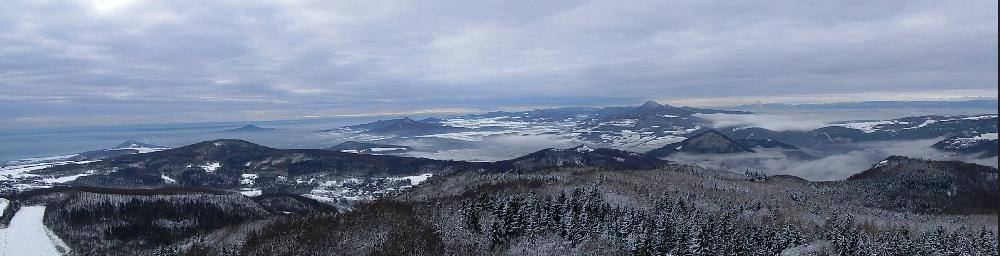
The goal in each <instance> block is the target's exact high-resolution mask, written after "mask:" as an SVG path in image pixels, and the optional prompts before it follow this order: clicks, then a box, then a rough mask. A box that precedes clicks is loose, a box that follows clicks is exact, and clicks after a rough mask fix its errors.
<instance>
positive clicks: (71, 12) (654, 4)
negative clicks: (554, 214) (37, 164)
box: [0, 0, 998, 127]
mask: <svg viewBox="0 0 1000 256" xmlns="http://www.w3.org/2000/svg"><path fill="white" fill-rule="evenodd" d="M996 10H997V3H996V1H948V2H942V1H884V2H874V3H873V2H871V1H847V2H845V1H838V2H829V3H817V2H803V1H753V2H732V1H648V2H647V1H639V2H629V3H628V4H622V3H621V2H620V1H602V0H599V1H587V2H580V1H543V2H539V1H475V2H461V1H458V2H455V1H360V2H355V1H307V0H303V1H268V2H261V3H258V2H253V3H251V1H210V2H209V1H142V0H89V1H19V0H15V1H4V2H3V3H0V108H2V109H3V110H2V111H0V121H4V123H6V126H14V127H19V126H20V127H25V126H34V125H53V124H56V125H58V124H60V123H78V122H149V121H172V120H177V121H191V120H204V119H229V120H232V119H237V120H240V119H275V118H298V117H302V116H329V115H338V114H359V113H380V112H406V111H413V110H422V111H428V110H429V111H435V110H436V111H438V112H447V111H461V110H468V109H474V110H478V109H495V108H499V107H517V106H535V105H608V104H635V103H637V102H640V100H643V99H667V100H670V99H677V100H683V99H686V98H711V97H769V96H774V95H785V94H808V95H816V94H824V93H838V94H843V93H861V92H869V91H872V90H877V91H885V92H890V93H891V92H894V91H933V90H940V89H948V90H972V91H983V90H986V91H996V88H997V87H996V86H997V72H996V70H997V44H998V43H997V11H996ZM969 96H982V95H969Z"/></svg>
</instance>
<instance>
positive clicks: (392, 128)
mask: <svg viewBox="0 0 1000 256" xmlns="http://www.w3.org/2000/svg"><path fill="white" fill-rule="evenodd" d="M425 120H427V121H430V122H427V121H417V120H413V119H411V118H409V117H404V118H399V119H389V120H379V121H375V122H371V123H365V124H359V125H351V126H345V127H343V128H339V129H328V130H321V131H320V132H321V133H328V132H343V133H351V132H354V133H361V132H363V133H367V134H372V135H391V136H420V135H428V134H438V133H450V132H461V131H467V130H468V129H466V128H462V127H452V126H447V125H441V124H439V123H438V122H439V121H438V122H434V121H435V120H434V119H430V120H428V119H425Z"/></svg>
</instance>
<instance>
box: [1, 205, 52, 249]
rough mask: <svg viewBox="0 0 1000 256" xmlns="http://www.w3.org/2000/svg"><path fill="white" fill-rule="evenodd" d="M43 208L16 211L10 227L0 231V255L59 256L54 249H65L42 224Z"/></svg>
mask: <svg viewBox="0 0 1000 256" xmlns="http://www.w3.org/2000/svg"><path fill="white" fill-rule="evenodd" d="M44 213H45V206H25V207H22V208H21V210H19V211H17V214H15V215H14V219H13V220H11V222H10V227H7V228H5V229H0V255H2V256H8V255H10V256H15V255H18V256H35V255H38V256H42V255H60V253H59V251H58V250H57V249H56V247H57V246H58V247H60V248H67V247H66V244H65V243H63V242H62V240H60V239H59V238H58V237H56V236H55V234H53V233H52V231H50V230H49V229H48V228H46V227H45V225H44V224H42V216H43V214H44Z"/></svg>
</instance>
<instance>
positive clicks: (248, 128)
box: [222, 124, 277, 132]
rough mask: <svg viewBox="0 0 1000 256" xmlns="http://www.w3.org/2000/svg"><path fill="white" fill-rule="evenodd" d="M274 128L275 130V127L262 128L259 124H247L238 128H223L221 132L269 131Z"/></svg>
mask: <svg viewBox="0 0 1000 256" xmlns="http://www.w3.org/2000/svg"><path fill="white" fill-rule="evenodd" d="M275 130H277V129H275V128H263V127H260V126H256V125H252V124H248V125H244V126H240V127H239V128H233V129H228V130H223V131H222V132H270V131H275Z"/></svg>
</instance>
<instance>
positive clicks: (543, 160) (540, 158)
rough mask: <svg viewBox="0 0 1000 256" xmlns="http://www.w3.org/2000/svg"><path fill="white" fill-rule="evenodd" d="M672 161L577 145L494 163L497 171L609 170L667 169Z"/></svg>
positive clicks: (545, 150)
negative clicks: (546, 169) (550, 169)
mask: <svg viewBox="0 0 1000 256" xmlns="http://www.w3.org/2000/svg"><path fill="white" fill-rule="evenodd" d="M668 163H670V162H669V161H665V160H660V159H657V158H653V157H648V156H645V155H642V154H638V153H635V152H628V151H622V150H616V149H608V148H596V149H595V148H591V147H588V146H578V147H574V148H569V149H554V148H550V149H543V150H540V151H537V152H534V153H531V154H527V155H525V156H522V157H518V158H514V159H511V160H504V161H498V162H495V163H493V164H492V166H493V169H495V170H536V169H545V168H558V167H593V168H602V169H610V170H648V169H657V168H661V167H664V166H666V165H667V164H668Z"/></svg>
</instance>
